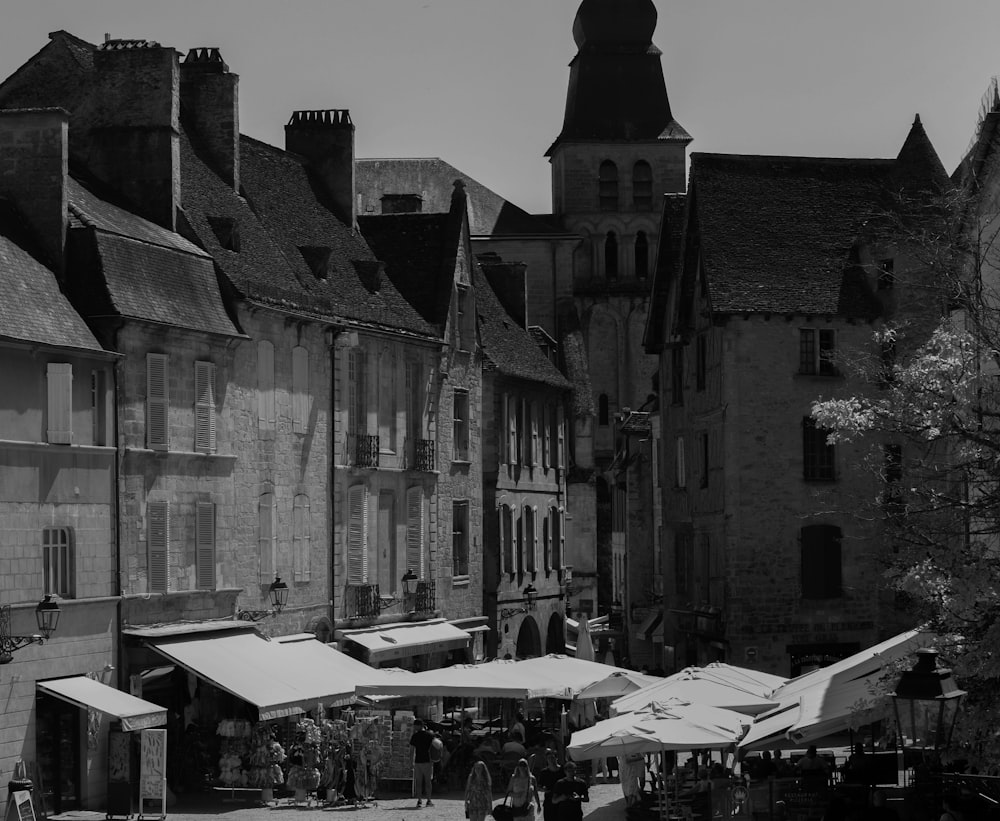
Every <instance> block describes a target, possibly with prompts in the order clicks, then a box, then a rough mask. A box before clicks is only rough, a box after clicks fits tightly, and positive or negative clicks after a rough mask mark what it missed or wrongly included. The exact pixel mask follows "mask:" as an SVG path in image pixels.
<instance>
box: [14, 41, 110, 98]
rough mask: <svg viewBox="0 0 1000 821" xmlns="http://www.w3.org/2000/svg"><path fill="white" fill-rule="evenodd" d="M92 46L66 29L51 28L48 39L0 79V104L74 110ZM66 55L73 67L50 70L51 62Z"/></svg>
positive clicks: (91, 66)
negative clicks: (6, 75)
mask: <svg viewBox="0 0 1000 821" xmlns="http://www.w3.org/2000/svg"><path fill="white" fill-rule="evenodd" d="M95 50H96V46H94V45H92V44H91V43H88V42H86V41H85V40H81V39H80V38H79V37H76V36H74V35H72V34H70V33H69V32H66V31H54V32H52V33H51V34H49V42H48V43H46V44H45V45H44V46H43V47H42V48H41V49H40V50H39V51H38V52H37V53H36V54H35V55H34V56H33V57H31V58H30V59H29V60H28V61H27V62H25V63H24V64H23V65H22V66H21V67H20V68H18V69H17V71H15V72H14V73H13V74H11V75H10V76H9V77H7V78H6V79H5V80H4V81H3V83H0V108H36V107H52V106H61V107H63V108H65V109H66V110H67V111H73V109H74V108H76V106H77V105H78V104H79V102H80V100H81V99H82V98H83V97H84V96H85V86H86V84H87V82H89V75H90V73H91V72H92V71H93V69H94V51H95ZM67 59H68V61H69V64H71V66H72V68H73V69H74V70H71V71H52V70H50V64H58V63H60V62H61V61H65V60H67Z"/></svg>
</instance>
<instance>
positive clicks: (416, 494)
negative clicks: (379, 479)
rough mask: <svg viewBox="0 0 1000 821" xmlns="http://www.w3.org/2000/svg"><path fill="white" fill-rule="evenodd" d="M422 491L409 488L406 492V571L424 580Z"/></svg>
mask: <svg viewBox="0 0 1000 821" xmlns="http://www.w3.org/2000/svg"><path fill="white" fill-rule="evenodd" d="M426 529H427V528H426V524H425V516H424V489H423V488H421V487H411V488H410V489H409V490H407V491H406V570H410V571H412V572H413V573H414V574H416V577H417V578H418V579H422V578H424V541H425V539H426V535H425V534H426Z"/></svg>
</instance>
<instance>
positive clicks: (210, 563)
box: [195, 502, 215, 590]
mask: <svg viewBox="0 0 1000 821" xmlns="http://www.w3.org/2000/svg"><path fill="white" fill-rule="evenodd" d="M195 518H196V521H195V542H196V544H195V564H196V567H195V573H196V575H197V579H196V585H197V587H198V589H199V590H215V505H214V504H213V503H212V502H198V505H197V510H196V513H195Z"/></svg>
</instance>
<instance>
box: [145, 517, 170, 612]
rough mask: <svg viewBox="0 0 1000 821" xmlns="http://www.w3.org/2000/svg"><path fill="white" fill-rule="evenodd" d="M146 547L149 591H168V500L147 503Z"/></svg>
mask: <svg viewBox="0 0 1000 821" xmlns="http://www.w3.org/2000/svg"><path fill="white" fill-rule="evenodd" d="M146 549H147V552H148V557H147V561H148V570H147V573H148V582H147V585H148V588H149V592H151V593H166V592H167V590H168V589H169V588H168V582H167V579H168V575H167V574H168V569H169V558H170V505H169V503H167V502H147V503H146Z"/></svg>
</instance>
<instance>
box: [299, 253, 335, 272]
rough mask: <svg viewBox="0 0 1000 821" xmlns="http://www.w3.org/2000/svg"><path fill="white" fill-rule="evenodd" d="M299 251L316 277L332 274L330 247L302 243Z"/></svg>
mask: <svg viewBox="0 0 1000 821" xmlns="http://www.w3.org/2000/svg"><path fill="white" fill-rule="evenodd" d="M299 253H300V254H302V259H304V260H305V262H306V265H308V266H309V270H310V271H312V273H313V276H314V277H316V279H326V278H327V277H329V276H330V253H331V249H330V248H327V247H326V246H323V245H300V246H299Z"/></svg>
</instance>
